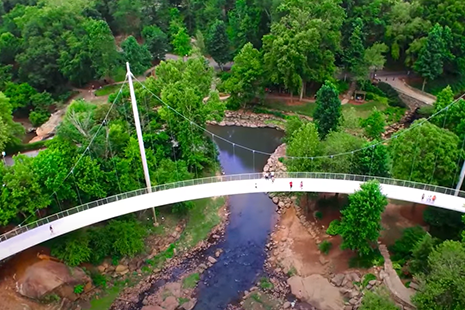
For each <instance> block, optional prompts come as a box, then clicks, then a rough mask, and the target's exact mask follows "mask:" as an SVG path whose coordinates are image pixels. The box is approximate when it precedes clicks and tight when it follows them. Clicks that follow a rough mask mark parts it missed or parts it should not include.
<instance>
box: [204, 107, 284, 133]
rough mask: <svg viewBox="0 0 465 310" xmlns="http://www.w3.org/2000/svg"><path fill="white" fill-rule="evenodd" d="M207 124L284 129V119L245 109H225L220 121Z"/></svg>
mask: <svg viewBox="0 0 465 310" xmlns="http://www.w3.org/2000/svg"><path fill="white" fill-rule="evenodd" d="M207 124H209V125H217V126H241V127H250V128H276V129H279V130H284V120H283V119H282V118H278V117H276V116H273V115H271V114H257V113H252V112H250V111H246V110H239V111H226V112H225V114H224V119H223V120H222V121H221V122H217V121H207Z"/></svg>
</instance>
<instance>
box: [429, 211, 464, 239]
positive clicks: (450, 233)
mask: <svg viewBox="0 0 465 310" xmlns="http://www.w3.org/2000/svg"><path fill="white" fill-rule="evenodd" d="M423 220H424V221H425V222H426V223H427V224H428V225H429V226H430V233H431V235H433V236H434V237H437V238H439V239H442V240H446V239H454V240H458V239H459V237H460V232H461V231H462V230H463V229H465V225H464V223H463V222H462V221H461V214H460V213H459V212H456V211H452V210H446V209H440V208H434V207H428V208H427V209H426V210H425V211H424V212H423Z"/></svg>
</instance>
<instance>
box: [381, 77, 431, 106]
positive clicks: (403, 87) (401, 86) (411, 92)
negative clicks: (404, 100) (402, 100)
mask: <svg viewBox="0 0 465 310" xmlns="http://www.w3.org/2000/svg"><path fill="white" fill-rule="evenodd" d="M380 79H381V82H384V83H387V84H389V85H391V86H392V87H393V88H395V89H396V90H397V91H398V92H400V93H403V94H405V95H407V96H409V97H412V98H414V99H417V100H419V101H421V102H424V103H426V104H428V105H433V104H434V102H435V101H436V97H435V96H433V95H430V94H427V93H425V92H422V91H421V90H417V89H415V88H413V87H411V86H409V85H407V84H406V83H405V82H404V80H402V79H400V78H394V79H393V78H387V81H386V80H385V79H383V78H380Z"/></svg>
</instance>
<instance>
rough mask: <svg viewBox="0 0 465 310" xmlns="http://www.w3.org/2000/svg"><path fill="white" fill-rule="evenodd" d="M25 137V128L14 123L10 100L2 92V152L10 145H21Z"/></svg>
mask: <svg viewBox="0 0 465 310" xmlns="http://www.w3.org/2000/svg"><path fill="white" fill-rule="evenodd" d="M23 135H24V128H23V126H21V124H19V123H16V122H14V121H13V116H12V108H11V105H10V101H9V99H8V98H7V97H6V96H5V95H4V94H3V93H2V92H0V151H3V150H5V147H6V145H8V144H10V145H12V144H19V143H21V138H22V136H23Z"/></svg>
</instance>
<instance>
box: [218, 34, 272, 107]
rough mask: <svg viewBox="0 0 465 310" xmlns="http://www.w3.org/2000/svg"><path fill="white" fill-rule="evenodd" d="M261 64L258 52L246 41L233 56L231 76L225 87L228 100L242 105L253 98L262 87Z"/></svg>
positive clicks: (260, 91)
mask: <svg viewBox="0 0 465 310" xmlns="http://www.w3.org/2000/svg"><path fill="white" fill-rule="evenodd" d="M263 78H264V76H263V64H262V58H261V55H260V52H259V51H258V50H257V49H255V48H253V46H252V44H250V43H247V44H246V45H244V47H243V48H242V49H241V50H240V51H239V53H238V54H237V55H236V57H234V64H233V66H232V68H231V76H230V77H229V79H228V80H227V81H226V82H225V89H226V91H227V92H229V93H230V94H231V97H230V99H229V101H233V102H236V103H237V105H240V106H244V105H245V104H247V103H250V102H252V101H253V100H254V99H255V96H256V95H257V93H262V92H263V91H262V89H263V86H262V84H263Z"/></svg>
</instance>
